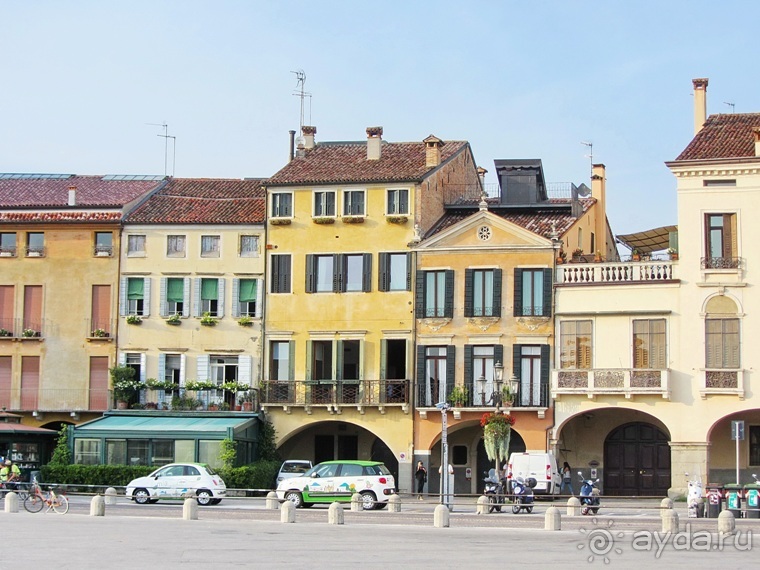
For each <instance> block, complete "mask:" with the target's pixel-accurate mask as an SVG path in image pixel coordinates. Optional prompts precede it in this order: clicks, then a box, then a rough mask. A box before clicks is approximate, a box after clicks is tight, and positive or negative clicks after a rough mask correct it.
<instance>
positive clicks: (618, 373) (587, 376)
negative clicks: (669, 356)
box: [552, 368, 670, 400]
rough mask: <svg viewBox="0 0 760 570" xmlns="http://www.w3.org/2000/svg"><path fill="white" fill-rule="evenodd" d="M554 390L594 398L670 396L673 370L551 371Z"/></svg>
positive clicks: (596, 369) (557, 393)
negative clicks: (611, 396)
mask: <svg viewBox="0 0 760 570" xmlns="http://www.w3.org/2000/svg"><path fill="white" fill-rule="evenodd" d="M552 393H553V394H554V397H555V398H556V399H558V400H559V399H560V397H561V396H562V395H573V394H575V395H584V396H587V397H588V398H589V399H591V400H593V399H594V398H596V397H597V396H602V395H609V394H612V395H624V396H625V397H626V398H632V397H633V396H643V395H657V396H662V397H663V398H665V399H670V371H669V370H667V369H665V370H654V369H642V368H637V369H630V368H604V369H603V368H595V369H590V370H552Z"/></svg>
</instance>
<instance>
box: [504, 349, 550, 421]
mask: <svg viewBox="0 0 760 570" xmlns="http://www.w3.org/2000/svg"><path fill="white" fill-rule="evenodd" d="M512 358H513V361H514V363H515V364H514V365H513V372H514V374H515V375H516V376H517V378H519V380H520V384H519V388H518V394H517V397H518V404H519V405H520V406H530V407H538V408H545V407H547V406H548V405H549V346H548V345H526V344H515V345H512Z"/></svg>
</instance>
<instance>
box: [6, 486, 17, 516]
mask: <svg viewBox="0 0 760 570" xmlns="http://www.w3.org/2000/svg"><path fill="white" fill-rule="evenodd" d="M4 506H5V512H6V513H17V512H18V495H17V494H16V493H14V492H13V491H9V492H8V494H6V495H5V505H4Z"/></svg>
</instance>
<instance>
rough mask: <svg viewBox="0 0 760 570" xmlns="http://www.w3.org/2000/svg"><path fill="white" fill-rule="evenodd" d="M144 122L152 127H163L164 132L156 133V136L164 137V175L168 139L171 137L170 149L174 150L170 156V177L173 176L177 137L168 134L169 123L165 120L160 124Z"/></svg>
mask: <svg viewBox="0 0 760 570" xmlns="http://www.w3.org/2000/svg"><path fill="white" fill-rule="evenodd" d="M145 124H146V125H151V126H153V127H161V128H163V129H164V134H162V135H156V136H157V137H163V139H164V176H166V174H167V170H168V162H169V139H172V150H173V151H174V155H173V156H172V177H173V176H174V167H175V165H176V164H177V137H175V136H172V135H170V134H169V125H167V124H166V121H164V122H163V123H160V124H159V123H145Z"/></svg>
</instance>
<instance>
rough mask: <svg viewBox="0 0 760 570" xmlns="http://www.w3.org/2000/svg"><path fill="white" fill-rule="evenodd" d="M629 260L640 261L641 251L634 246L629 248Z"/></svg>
mask: <svg viewBox="0 0 760 570" xmlns="http://www.w3.org/2000/svg"><path fill="white" fill-rule="evenodd" d="M631 261H641V252H640V251H639V250H638V249H636V248H635V247H634V248H633V249H632V250H631Z"/></svg>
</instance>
